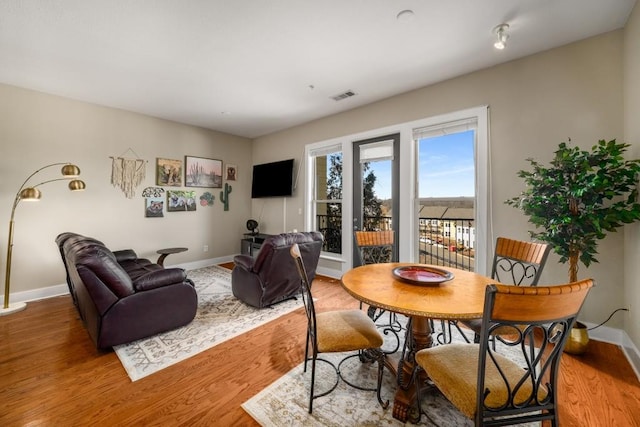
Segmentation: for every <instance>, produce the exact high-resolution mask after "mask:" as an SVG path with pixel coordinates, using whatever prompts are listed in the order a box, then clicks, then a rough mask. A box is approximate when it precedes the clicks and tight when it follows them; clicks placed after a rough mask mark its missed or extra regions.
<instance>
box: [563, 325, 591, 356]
mask: <svg viewBox="0 0 640 427" xmlns="http://www.w3.org/2000/svg"><path fill="white" fill-rule="evenodd" d="M588 344H589V331H588V330H587V325H585V324H584V323H580V322H576V323H575V324H574V325H573V328H571V333H570V334H569V338H567V343H566V344H565V346H564V351H565V352H566V353H569V354H583V353H584V352H585V351H587V345H588Z"/></svg>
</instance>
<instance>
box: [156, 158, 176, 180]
mask: <svg viewBox="0 0 640 427" xmlns="http://www.w3.org/2000/svg"><path fill="white" fill-rule="evenodd" d="M156 160H157V162H156V185H170V186H173V187H182V161H181V160H173V159H160V158H158V159H156Z"/></svg>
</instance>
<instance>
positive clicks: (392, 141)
mask: <svg viewBox="0 0 640 427" xmlns="http://www.w3.org/2000/svg"><path fill="white" fill-rule="evenodd" d="M399 165H400V134H399V133H396V134H392V135H385V136H380V137H376V138H371V139H366V140H362V141H356V142H354V143H353V176H354V179H353V229H354V230H365V231H376V230H394V231H395V239H396V244H395V247H396V250H395V251H394V254H393V260H394V261H397V260H398V251H397V248H398V247H399V246H398V245H399V233H398V230H399V221H398V217H399V216H398V215H399V212H400V203H399V192H400V185H399V182H400V179H399V173H400V170H399V169H400V167H399ZM356 250H357V248H356V247H355V245H354V253H353V258H352V259H354V260H355V259H357V255H356V252H355V251H356Z"/></svg>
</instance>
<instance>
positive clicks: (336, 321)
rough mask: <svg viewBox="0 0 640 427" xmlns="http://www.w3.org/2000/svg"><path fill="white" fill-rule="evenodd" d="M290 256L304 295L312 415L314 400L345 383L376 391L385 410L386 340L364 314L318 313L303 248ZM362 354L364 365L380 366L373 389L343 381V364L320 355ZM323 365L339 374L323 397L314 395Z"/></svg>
mask: <svg viewBox="0 0 640 427" xmlns="http://www.w3.org/2000/svg"><path fill="white" fill-rule="evenodd" d="M290 252H291V256H292V257H293V259H294V261H295V263H296V267H297V268H298V273H299V274H300V279H301V287H302V289H301V291H302V292H301V295H302V301H303V303H304V307H305V312H306V315H307V338H306V343H305V354H304V372H306V371H307V362H308V361H311V387H310V392H309V413H312V410H313V400H314V399H316V398H318V397H322V396H325V395H327V394H329V393H331V392H332V391H333V390H335V388H336V387H337V386H338V382H339V381H340V379H342V380H343V381H344V382H345V383H347V384H349V385H350V386H352V387H356V388H359V389H362V390H374V391H376V393H377V398H378V402H379V403H380V405H381V406H382V407H383V408H386V407H387V406H388V404H389V402H388V401H383V400H382V397H381V395H380V387H381V385H382V375H383V370H384V359H385V355H384V353H383V352H382V351H381V350H380V347H381V346H382V343H383V338H382V335H381V334H380V332H378V329H377V328H376V325H375V323H374V322H373V320H372V319H371V318H369V317H368V316H367V315H366V314H365V313H364V312H363V311H361V310H336V311H326V312H321V313H316V311H315V305H314V302H313V295H312V294H311V284H310V283H309V279H308V276H307V272H306V270H305V266H304V262H303V260H302V255H301V254H300V248H299V247H298V245H297V244H294V245H293V246H291V249H290ZM353 351H358V352H360V353H359V355H360V356H361V361H362V362H365V363H366V362H377V363H378V378H377V385H376V388H374V389H368V388H363V387H359V386H357V385H355V384H353V383H352V382H351V381H349V380H347V379H345V378H344V376H343V375H341V373H340V368H341V364H342V362H341V363H339V364H338V365H337V366H336V365H335V364H333V363H332V362H330V361H328V360H326V359H321V358H319V357H318V354H321V353H342V352H353ZM350 357H351V356H347V357H346V358H344V359H342V361H345V360H348V359H349V358H350ZM320 361H322V362H324V363H327V364H329V365H331V366H332V367H333V369H335V371H336V380H335V383H334V384H333V386H332V387H331V388H330V389H329V390H327V391H324V392H322V393H319V394H317V395H315V394H314V385H315V375H316V362H320Z"/></svg>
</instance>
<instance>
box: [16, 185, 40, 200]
mask: <svg viewBox="0 0 640 427" xmlns="http://www.w3.org/2000/svg"><path fill="white" fill-rule="evenodd" d="M40 196H42V194H41V193H40V190H38V189H37V188H34V187H27V188H25V189H23V190H22V191H21V192H20V200H26V201H33V200H40Z"/></svg>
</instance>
